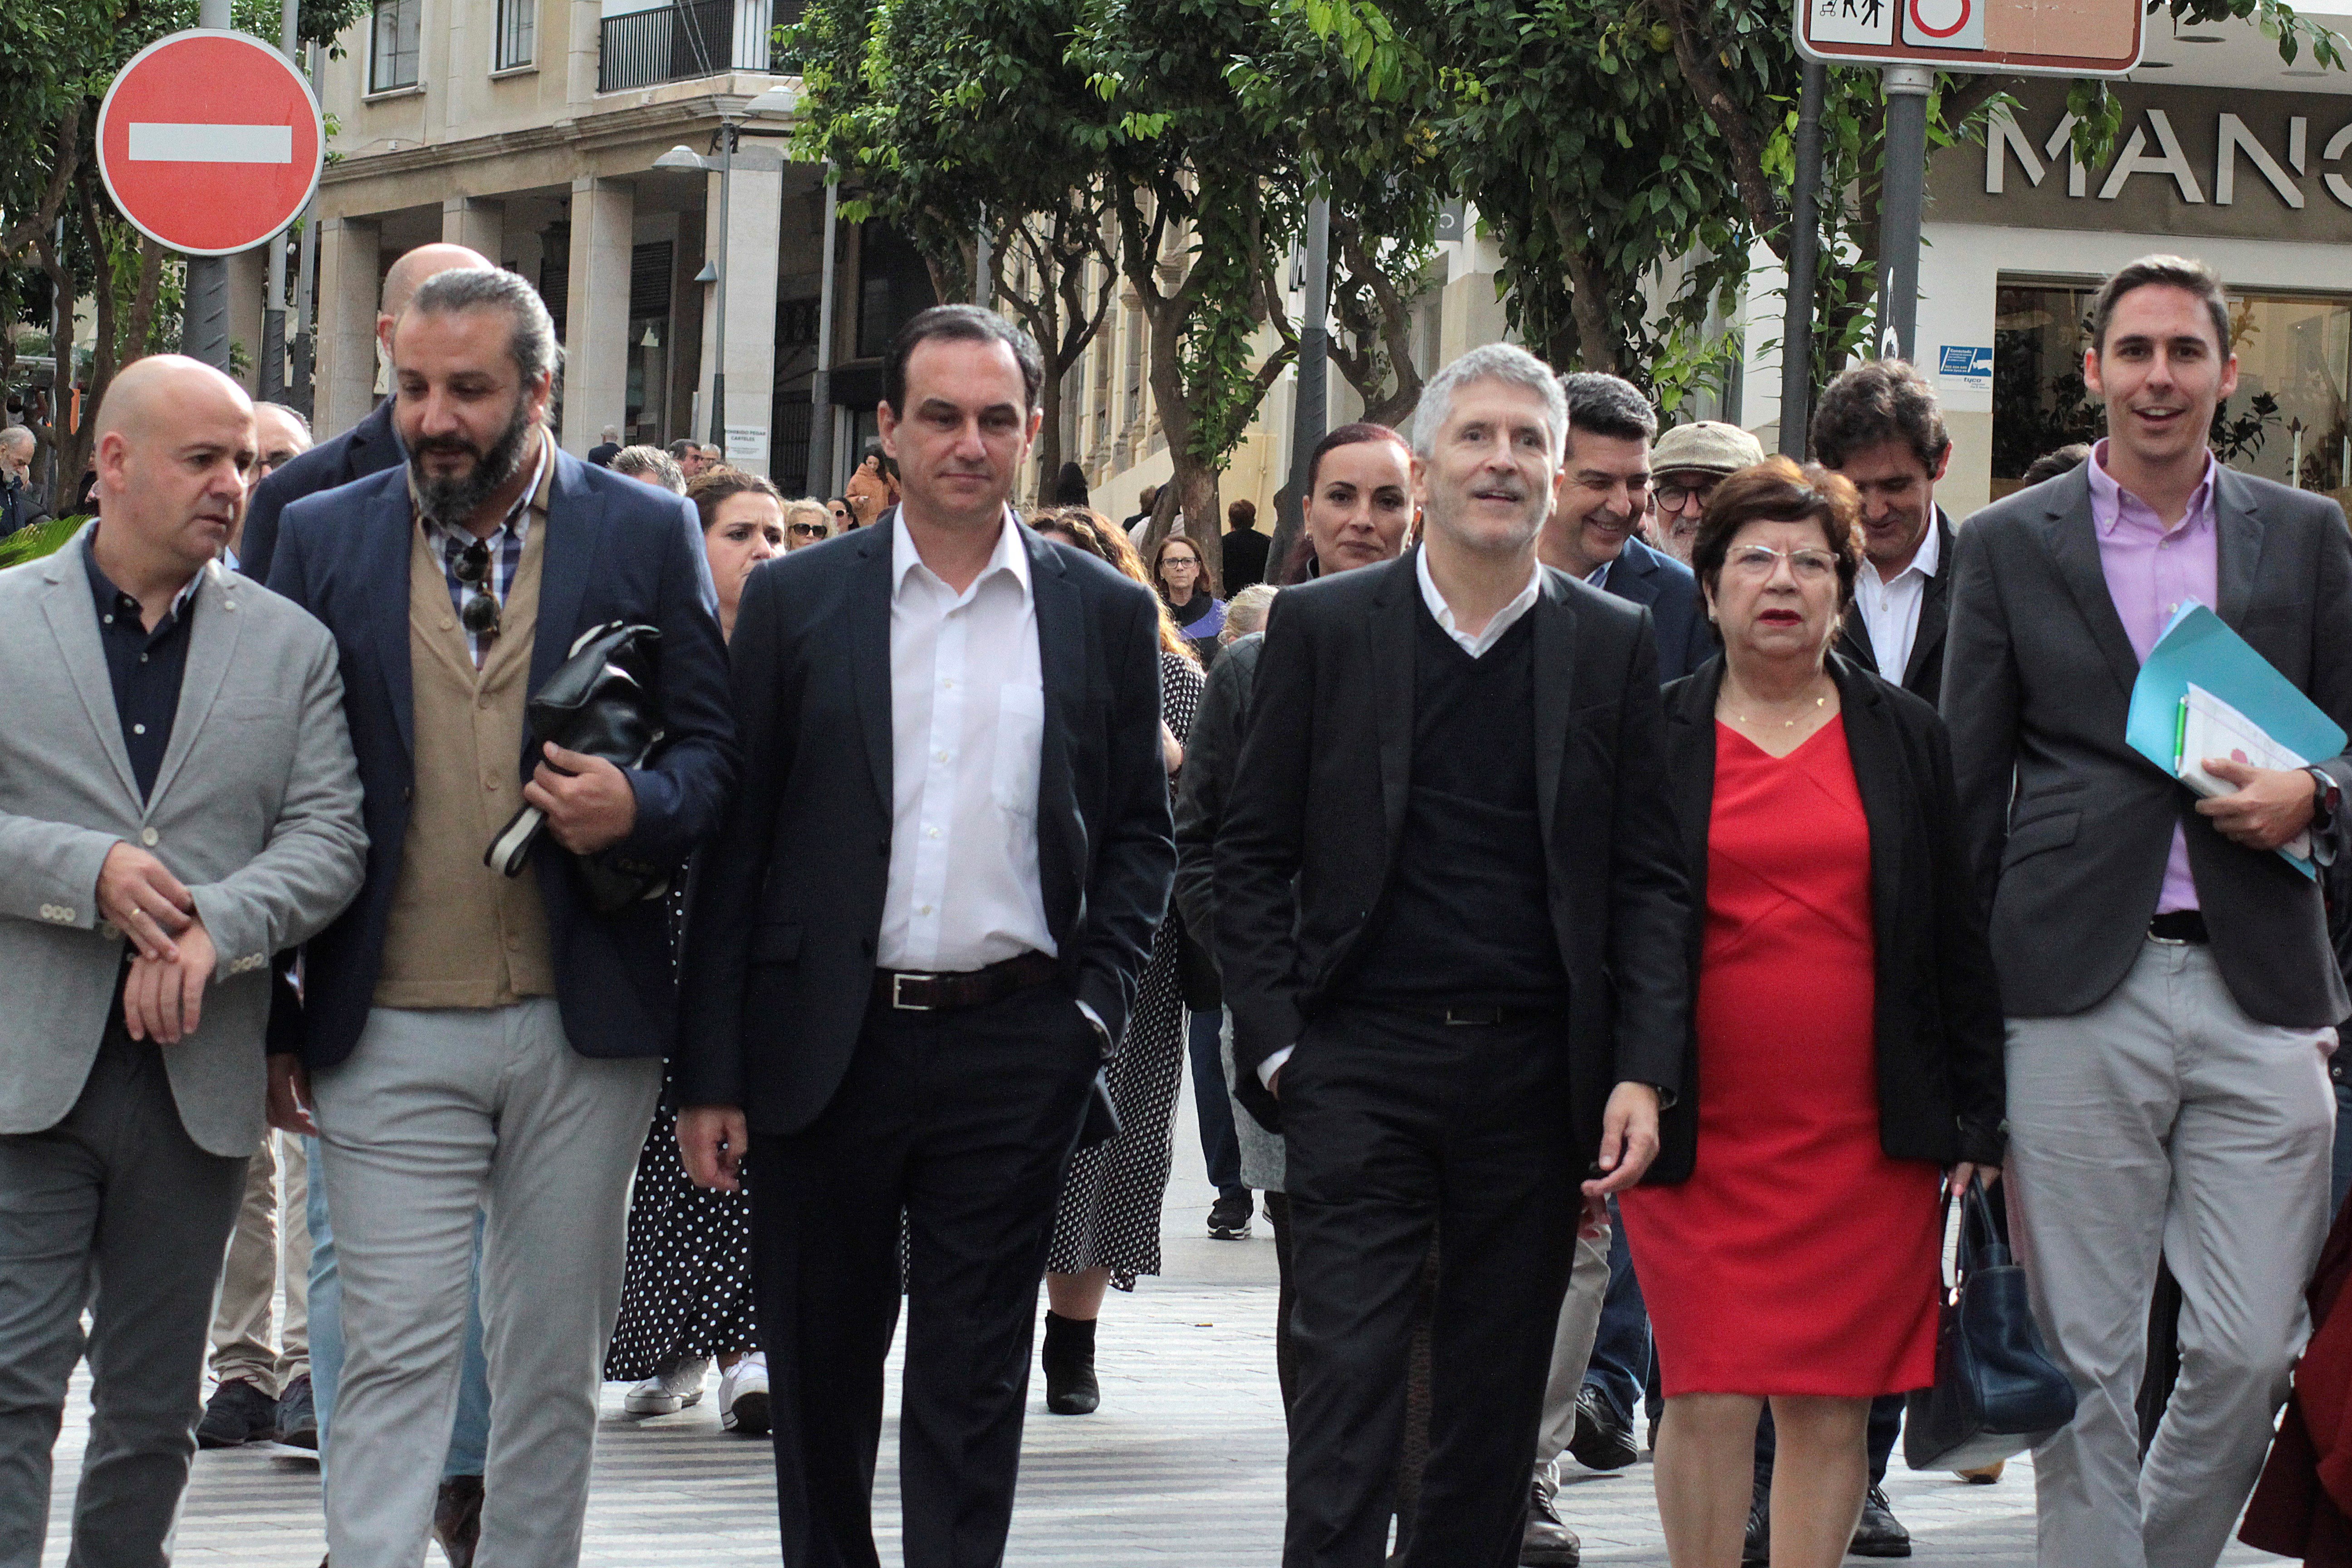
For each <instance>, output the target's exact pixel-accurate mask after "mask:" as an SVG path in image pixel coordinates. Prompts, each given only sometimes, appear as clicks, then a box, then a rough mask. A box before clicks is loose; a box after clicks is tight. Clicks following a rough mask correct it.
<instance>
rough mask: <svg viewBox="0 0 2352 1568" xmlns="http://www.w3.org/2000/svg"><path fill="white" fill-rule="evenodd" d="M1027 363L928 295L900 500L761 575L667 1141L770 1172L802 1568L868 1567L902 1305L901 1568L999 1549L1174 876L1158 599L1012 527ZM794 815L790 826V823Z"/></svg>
mask: <svg viewBox="0 0 2352 1568" xmlns="http://www.w3.org/2000/svg"><path fill="white" fill-rule="evenodd" d="M1044 375H1045V371H1044V367H1043V363H1042V362H1041V361H1040V359H1039V357H1038V353H1037V349H1036V345H1035V344H1034V343H1033V342H1030V340H1029V338H1028V337H1027V335H1026V334H1024V333H1023V332H1022V331H1020V330H1019V329H1018V328H1016V327H1013V326H1012V325H1011V324H1010V323H1008V322H1006V321H1003V319H1002V318H1001V317H998V316H996V315H993V314H992V313H990V312H988V311H985V310H979V309H977V308H975V307H972V306H969V305H948V306H940V307H936V308H934V309H931V310H926V311H924V312H923V313H922V314H920V315H919V316H917V317H916V318H915V320H914V321H911V322H909V323H908V325H907V327H906V328H905V330H904V331H901V332H900V333H899V335H898V340H897V342H895V343H894V344H893V345H892V347H891V351H890V355H889V358H888V359H887V362H886V363H885V365H884V370H883V400H882V405H881V411H880V415H879V418H880V422H881V432H882V440H883V443H884V449H885V450H886V451H887V453H889V454H890V456H892V457H893V458H895V459H896V460H897V462H898V467H899V475H900V479H901V483H902V486H903V491H902V500H901V504H900V505H899V506H898V508H897V509H895V510H892V511H889V512H886V513H885V514H883V516H882V518H881V520H880V521H879V522H878V523H877V526H875V527H873V528H868V529H861V530H859V531H857V532H856V533H854V534H850V535H847V536H845V537H843V538H840V539H836V540H834V541H833V542H829V543H825V544H820V545H818V546H816V547H815V548H814V549H810V550H803V551H799V552H794V553H793V554H791V555H787V556H784V557H782V558H781V559H779V560H777V561H775V562H773V563H770V564H769V565H767V566H764V567H761V569H760V570H759V571H757V572H755V573H754V574H752V576H751V581H750V583H749V584H747V585H746V587H745V589H744V595H743V605H742V608H741V611H740V615H739V616H738V618H737V621H736V626H735V637H734V641H733V643H732V644H731V645H730V655H731V658H732V660H733V664H734V679H735V694H736V709H737V712H738V715H739V717H740V724H741V727H742V736H743V744H744V752H745V761H746V764H747V766H746V775H745V780H744V788H743V790H742V792H741V794H740V795H739V797H738V799H737V804H736V805H735V808H734V810H733V811H732V812H731V813H730V816H729V819H728V824H727V826H726V829H725V831H724V832H723V833H722V835H721V836H720V840H719V846H718V848H717V851H716V853H714V854H712V855H710V856H709V858H707V859H706V860H705V862H704V864H703V867H702V869H701V873H700V881H699V884H698V890H697V894H696V902H695V909H694V912H693V916H692V920H691V922H690V929H689V935H688V943H687V973H686V982H685V988H686V994H687V998H688V1003H687V1012H686V1027H685V1030H684V1034H683V1040H684V1042H685V1045H684V1049H683V1050H682V1052H681V1054H680V1056H679V1058H678V1059H677V1063H676V1073H677V1096H678V1102H679V1104H680V1105H681V1106H683V1107H685V1108H686V1109H685V1110H682V1111H681V1113H680V1115H679V1118H678V1142H679V1144H680V1146H681V1147H682V1149H683V1151H684V1152H685V1155H686V1161H687V1168H688V1171H690V1172H691V1173H693V1175H694V1177H695V1179H696V1180H697V1181H698V1182H700V1183H701V1184H704V1185H705V1186H713V1185H716V1186H724V1187H732V1186H734V1185H735V1184H736V1171H737V1163H738V1161H739V1160H740V1158H741V1157H742V1156H743V1154H744V1152H745V1151H746V1148H747V1145H748V1148H749V1150H750V1155H751V1167H752V1168H753V1169H754V1170H756V1171H757V1172H758V1173H759V1175H758V1181H759V1188H760V1202H759V1204H758V1205H757V1206H756V1209H755V1215H754V1219H753V1227H754V1228H753V1239H752V1258H753V1261H752V1268H753V1279H754V1286H755V1289H756V1291H757V1296H758V1300H759V1307H760V1321H761V1340H762V1342H763V1343H764V1344H765V1345H766V1347H767V1352H768V1359H769V1368H770V1375H771V1377H772V1380H773V1386H774V1388H775V1390H776V1394H777V1397H776V1399H775V1402H774V1405H773V1406H772V1419H773V1423H774V1428H773V1429H774V1437H775V1450H776V1492H777V1502H778V1512H779V1516H780V1519H781V1522H782V1536H783V1555H784V1561H785V1562H787V1563H792V1564H793V1568H803V1564H805V1565H807V1568H846V1565H851V1564H858V1563H866V1564H870V1563H873V1562H874V1561H875V1548H874V1539H873V1524H872V1509H873V1485H874V1456H875V1448H876V1445H877V1443H878V1442H879V1440H880V1437H881V1432H882V1365H883V1359H884V1357H885V1356H886V1355H887V1352H888V1351H889V1348H890V1341H891V1336H892V1332H893V1331H894V1329H895V1328H896V1325H897V1322H898V1298H899V1265H898V1237H899V1216H900V1215H901V1213H902V1212H903V1213H904V1215H906V1223H907V1226H908V1241H909V1248H908V1273H907V1296H908V1302H909V1308H908V1340H907V1370H906V1384H905V1396H904V1404H903V1408H902V1412H901V1416H900V1433H901V1437H900V1460H899V1474H900V1482H899V1486H900V1492H901V1495H902V1496H903V1498H904V1499H905V1510H906V1537H905V1540H906V1555H907V1560H908V1562H909V1563H925V1564H932V1565H937V1568H992V1565H993V1564H995V1563H999V1562H1001V1561H1002V1559H1003V1552H1004V1540H1005V1533H1006V1530H1007V1527H1008V1525H1009V1523H1010V1521H1011V1518H1012V1510H1013V1481H1014V1477H1015V1473H1016V1471H1017V1469H1018V1468H1019V1464H1020V1454H1021V1419H1022V1404H1023V1399H1024V1392H1025V1390H1026V1388H1027V1385H1028V1375H1029V1373H1028V1368H1029V1353H1030V1342H1031V1335H1032V1332H1033V1331H1034V1324H1035V1317H1036V1303H1037V1280H1038V1277H1039V1275H1040V1274H1041V1273H1042V1272H1043V1270H1044V1268H1045V1247H1046V1243H1047V1242H1048V1240H1049V1239H1050V1237H1051V1233H1052V1228H1053V1216H1054V1205H1055V1201H1056V1200H1057V1198H1058V1196H1059V1194H1060V1191H1061V1185H1062V1180H1063V1176H1064V1174H1065V1173H1066V1169H1067V1166H1068V1163H1069V1158H1070V1153H1071V1151H1072V1149H1073V1148H1074V1146H1075V1145H1076V1141H1077V1138H1078V1135H1079V1131H1080V1126H1081V1123H1082V1121H1084V1120H1085V1112H1086V1110H1087V1103H1088V1098H1089V1090H1090V1087H1091V1086H1092V1085H1093V1084H1094V1083H1095V1081H1096V1075H1097V1072H1098V1070H1099V1069H1100V1067H1101V1064H1102V1062H1103V1061H1104V1059H1105V1058H1108V1056H1109V1055H1110V1053H1111V1051H1112V1049H1113V1047H1115V1046H1116V1045H1117V1044H1118V1040H1119V1037H1120V1036H1121V1035H1122V1034H1123V1033H1124V1031H1125V1029H1126V1026H1127V1015H1128V1009H1129V1006H1130V1005H1131V1004H1132V1002H1133V999H1134V995H1135V988H1136V984H1137V979H1138V976H1139V974H1140V973H1141V971H1142V968H1143V963H1144V960H1145V957H1146V955H1147V952H1148V950H1149V948H1150V941H1151V936H1152V932H1153V930H1154V929H1155V928H1156V927H1157V926H1158V924H1159V922H1160V915H1161V913H1162V911H1163V910H1165V908H1166V906H1167V901H1168V888H1169V882H1170V879H1171V877H1172V875H1173V873H1174V868H1175V847H1174V844H1173V842H1172V841H1171V837H1170V825H1169V807H1168V786H1167V775H1166V773H1165V770H1164V769H1163V768H1162V766H1161V763H1160V656H1159V642H1158V628H1159V616H1160V611H1159V607H1158V601H1157V599H1156V598H1155V596H1154V595H1151V594H1150V592H1149V591H1147V590H1146V589H1144V588H1143V587H1141V586H1140V585H1139V584H1135V583H1132V582H1129V580H1128V579H1126V578H1124V577H1122V576H1120V575H1119V574H1118V573H1117V572H1115V571H1113V570H1112V569H1111V568H1109V567H1108V566H1107V565H1105V564H1103V563H1101V562H1099V561H1097V560H1096V559H1094V558H1093V557H1091V556H1087V555H1085V554H1083V553H1081V552H1078V551H1076V550H1072V549H1068V548H1066V547H1062V546H1057V545H1052V544H1048V543H1046V542H1044V541H1042V540H1040V539H1039V538H1038V537H1037V536H1036V535H1035V534H1034V533H1032V532H1030V531H1028V530H1027V529H1025V528H1024V527H1022V526H1021V525H1020V524H1019V523H1018V522H1017V521H1015V520H1014V519H1013V514H1012V512H1011V511H1010V510H1008V508H1007V506H1006V501H1007V499H1008V498H1009V497H1010V496H1011V494H1012V490H1013V481H1014V479H1016V478H1017V477H1018V476H1019V473H1020V469H1021V463H1022V459H1023V458H1024V456H1025V455H1026V454H1027V452H1028V449H1029V446H1030V443H1031V442H1032V441H1033V440H1034V438H1035V437H1036V433H1037V426H1038V420H1039V413H1038V405H1037V392H1038V388H1039V386H1040V385H1041V384H1042V383H1043V380H1044ZM786 802H790V803H791V807H792V809H791V810H789V811H786V810H782V809H781V808H782V805H783V804H784V803H786Z"/></svg>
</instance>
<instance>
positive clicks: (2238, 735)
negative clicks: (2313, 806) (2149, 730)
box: [2174, 681, 2311, 859]
mask: <svg viewBox="0 0 2352 1568" xmlns="http://www.w3.org/2000/svg"><path fill="white" fill-rule="evenodd" d="M2180 706H2181V710H2182V722H2181V729H2180V755H2179V757H2178V758H2177V759H2176V761H2175V764H2174V771H2175V772H2176V773H2178V774H2179V779H2180V782H2181V783H2183V784H2187V785H2188V786H2189V788H2190V789H2193V790H2195V791H2196V792H2197V793H2198V794H2199V795H2203V796H2205V797H2206V798H2207V799H2209V800H2210V799H2211V798H2212V797H2213V796H2215V795H2232V794H2235V793H2236V791H2237V788H2238V786H2237V785H2236V784H2227V783H2224V782H2223V781H2222V780H2221V779H2217V778H2215V777H2214V776H2213V775H2212V774H2211V773H2207V772H2206V771H2205V768H2204V763H2205V759H2206V758H2208V757H2227V758H2229V759H2230V760H2231V762H2236V763H2244V764H2245V765H2246V766H2248V767H2250V768H2278V769H2299V768H2302V767H2304V766H2305V765H2306V764H2305V759H2304V758H2302V757H2299V756H2296V755H2295V754H2294V752H2290V751H2288V750H2287V749H2286V748H2285V747H2284V746H2282V745H2280V744H2279V743H2278V742H2276V741H2273V740H2272V739H2271V737H2270V734H2269V732H2268V731H2265V730H2264V729H2263V727H2262V726H2261V725H2260V724H2257V723H2255V722H2254V721H2252V719H2249V718H2247V717H2246V716H2245V715H2244V714H2243V713H2241V712H2239V711H2238V710H2236V709H2235V708H2232V707H2231V706H2230V705H2229V704H2228V703H2227V702H2224V701H2222V700H2221V699H2220V698H2218V697H2216V696H2214V695H2213V694H2212V693H2211V692H2210V691H2208V690H2206V689H2204V688H2203V687H2201V686H2199V685H2197V684H2196V683H2195V682H2193V681H2192V682H2190V683H2189V695H2188V696H2187V697H2185V698H2183V699H2181V703H2180ZM2284 848H2285V850H2286V852H2287V853H2288V854H2290V855H2293V856H2294V857H2296V858H2299V859H2308V858H2310V857H2311V835H2310V834H2309V833H2299V834H2297V835H2295V837H2294V838H2292V839H2290V840H2289V841H2288V842H2287V843H2286V844H2285V845H2284Z"/></svg>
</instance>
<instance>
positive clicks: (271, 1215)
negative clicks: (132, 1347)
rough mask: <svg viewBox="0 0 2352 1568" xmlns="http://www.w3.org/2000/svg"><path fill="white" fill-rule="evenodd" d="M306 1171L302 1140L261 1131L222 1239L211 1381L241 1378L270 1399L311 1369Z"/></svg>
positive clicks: (280, 1133) (306, 1375)
mask: <svg viewBox="0 0 2352 1568" xmlns="http://www.w3.org/2000/svg"><path fill="white" fill-rule="evenodd" d="M309 1175H310V1172H309V1170H308V1165H307V1162H306V1161H305V1160H304V1159H303V1157H302V1140H301V1139H299V1138H298V1137H295V1136H294V1135H293V1134H291V1133H286V1132H278V1131H268V1132H264V1133H263V1134H262V1135H261V1147H259V1148H258V1149H256V1150H255V1151H254V1152H253V1159H252V1161H251V1163H248V1164H247V1166H246V1173H245V1202H244V1204H243V1205H241V1206H240V1207H239V1208H238V1210H237V1215H236V1231H235V1232H234V1233H233V1234H232V1235H231V1236H230V1237H229V1242H228V1265H227V1267H226V1268H225V1269H224V1270H223V1271H222V1274H221V1289H220V1304H219V1306H218V1307H216V1308H215V1310H214V1312H213V1359H212V1371H213V1377H214V1379H215V1381H216V1382H219V1383H233V1382H236V1381H237V1380H238V1379H243V1380H244V1381H245V1382H247V1383H249V1384H253V1385H254V1386H255V1387H256V1388H258V1389H259V1390H261V1392H262V1393H264V1394H268V1395H269V1396H270V1397H271V1398H273V1399H275V1398H277V1397H278V1395H280V1394H284V1393H285V1392H286V1388H287V1385H288V1384H291V1383H292V1382H293V1381H294V1380H295V1379H296V1378H298V1377H308V1376H309V1375H310V1215H309V1208H308V1201H307V1200H308V1197H309V1188H308V1178H309ZM279 1215H284V1216H285V1223H284V1224H283V1225H282V1226H281V1225H280V1224H279V1223H278V1216H279ZM281 1279H283V1280H284V1282H285V1286H286V1322H285V1325H284V1328H283V1330H282V1331H280V1333H279V1335H278V1347H277V1348H276V1349H274V1350H273V1349H272V1348H271V1347H270V1343H269V1329H270V1320H271V1318H272V1316H273V1315H274V1314H273V1311H272V1300H273V1298H275V1297H276V1295H277V1294H278V1282H279V1281H280V1280H281Z"/></svg>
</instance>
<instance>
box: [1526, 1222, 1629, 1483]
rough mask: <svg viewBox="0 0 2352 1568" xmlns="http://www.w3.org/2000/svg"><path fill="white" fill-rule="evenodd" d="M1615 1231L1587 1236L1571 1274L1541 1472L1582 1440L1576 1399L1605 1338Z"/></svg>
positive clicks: (1539, 1436)
mask: <svg viewBox="0 0 2352 1568" xmlns="http://www.w3.org/2000/svg"><path fill="white" fill-rule="evenodd" d="M1610 1240H1611V1227H1610V1226H1606V1225H1604V1226H1601V1234H1600V1236H1599V1237H1588V1236H1585V1235H1583V1234H1581V1233H1580V1234H1579V1235H1578V1236H1577V1238H1576V1259H1575V1263H1574V1265H1573V1267H1572V1268H1570V1270H1569V1276H1568V1294H1567V1295H1566V1296H1563V1297H1562V1298H1560V1303H1559V1327H1558V1328H1557V1329H1556V1330H1555V1331H1553V1336H1552V1342H1551V1374H1550V1375H1549V1377H1547V1378H1545V1379H1544V1404H1543V1425H1542V1426H1539V1427H1538V1428H1537V1429H1536V1468H1538V1469H1541V1468H1544V1467H1545V1466H1546V1465H1549V1464H1550V1463H1551V1462H1552V1461H1553V1460H1555V1459H1557V1458H1559V1457H1560V1455H1561V1454H1562V1453H1563V1452H1564V1451H1566V1449H1567V1447H1568V1440H1569V1439H1570V1437H1573V1436H1576V1396H1577V1395H1578V1394H1581V1393H1582V1392H1583V1391H1584V1373H1585V1369H1586V1368H1588V1367H1590V1366H1591V1364H1592V1346H1593V1342H1595V1341H1596V1340H1598V1339H1599V1338H1600V1337H1601V1307H1602V1305H1603V1304H1604V1302H1605V1300H1606V1299H1607V1297H1608V1295H1609V1243H1610Z"/></svg>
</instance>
